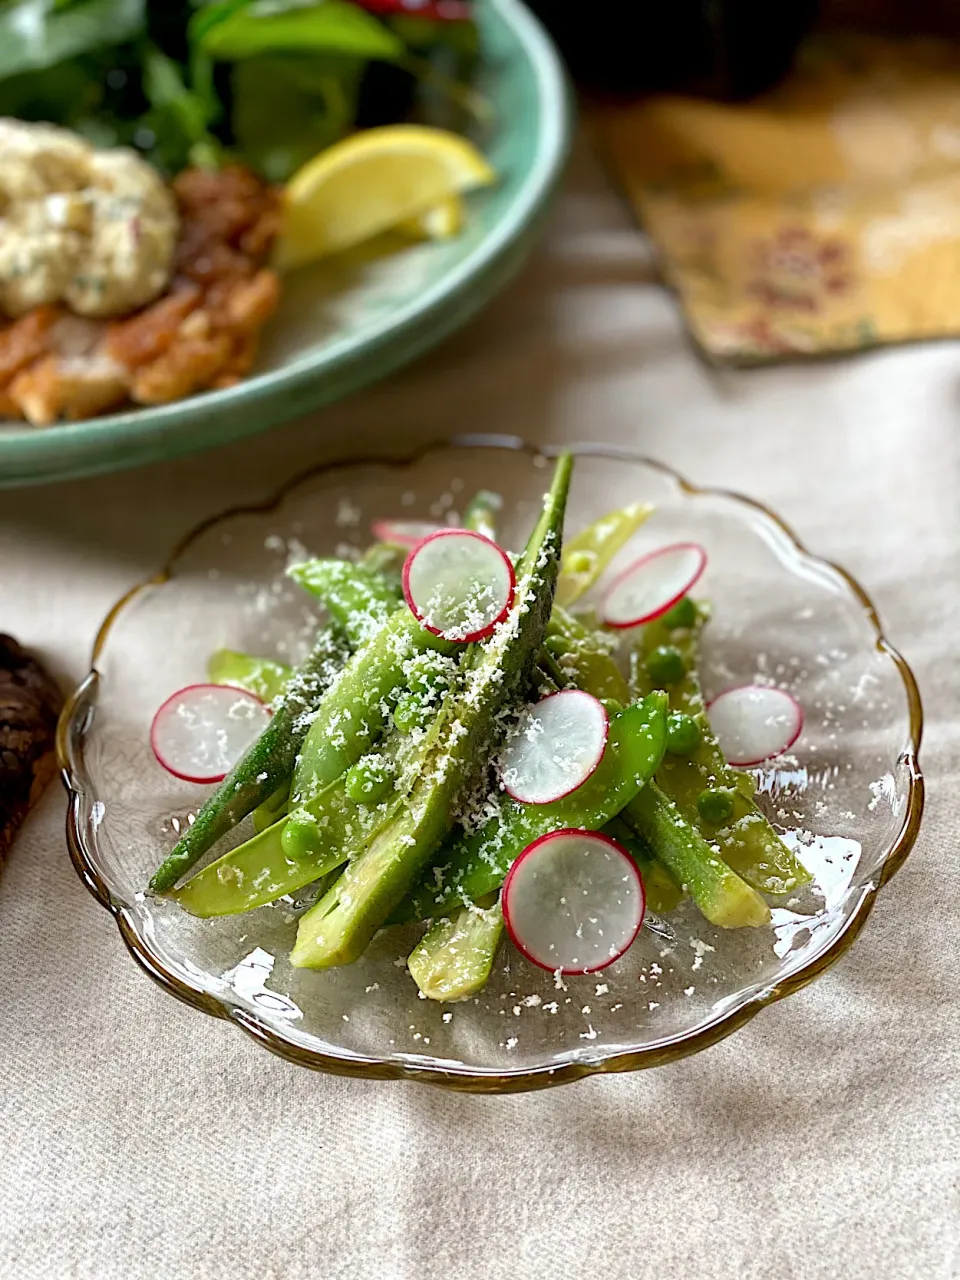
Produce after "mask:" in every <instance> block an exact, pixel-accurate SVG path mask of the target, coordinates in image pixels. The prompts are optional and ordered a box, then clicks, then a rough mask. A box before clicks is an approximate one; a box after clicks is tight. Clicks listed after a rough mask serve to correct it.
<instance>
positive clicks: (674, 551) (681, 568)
mask: <svg viewBox="0 0 960 1280" xmlns="http://www.w3.org/2000/svg"><path fill="white" fill-rule="evenodd" d="M706 566H707V553H706V551H704V549H703V547H701V546H700V545H699V543H696V542H676V543H674V544H672V545H671V546H669V547H658V548H657V550H656V551H651V552H650V553H649V555H645V556H641V557H640V559H639V560H636V561H634V563H633V564H632V565H630V567H629V568H627V569H624V571H623V573H621V574H620V575H619V576H618V577H616V578H615V579H614V580H613V582H612V583H611V584H610V586H609V587H608V588H607V590H606V592H605V593H604V597H603V601H602V603H601V605H600V619H601V621H602V622H603V623H604V624H605V625H606V626H608V627H615V628H618V629H621V628H626V627H638V626H639V625H640V624H641V623H643V622H650V621H652V620H653V619H654V618H659V617H660V615H661V614H663V613H666V612H667V611H668V610H669V609H672V608H673V606H674V605H675V604H676V603H677V601H678V600H680V599H682V597H683V596H685V595H686V593H687V592H688V591H689V590H690V588H691V587H692V586H693V585H694V583H695V582H697V580H698V579H699V577H700V575H701V574H702V573H703V571H704V569H705V568H706Z"/></svg>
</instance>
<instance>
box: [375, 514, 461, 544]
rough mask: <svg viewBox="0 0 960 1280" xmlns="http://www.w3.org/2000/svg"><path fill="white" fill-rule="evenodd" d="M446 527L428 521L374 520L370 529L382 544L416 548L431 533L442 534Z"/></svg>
mask: <svg viewBox="0 0 960 1280" xmlns="http://www.w3.org/2000/svg"><path fill="white" fill-rule="evenodd" d="M445 528H446V525H442V524H432V523H431V522H430V521H428V520H374V522H373V524H372V525H371V526H370V529H371V531H372V533H373V536H374V537H375V538H378V539H379V540H380V541H381V542H392V543H394V544H395V545H396V546H398V547H415V546H416V545H417V543H418V542H422V541H423V540H424V538H429V537H430V535H431V533H442V532H443V530H444V529H445Z"/></svg>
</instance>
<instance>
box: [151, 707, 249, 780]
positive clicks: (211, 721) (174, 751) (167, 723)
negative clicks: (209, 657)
mask: <svg viewBox="0 0 960 1280" xmlns="http://www.w3.org/2000/svg"><path fill="white" fill-rule="evenodd" d="M269 723H270V710H269V708H268V707H266V706H265V705H264V704H263V703H262V702H261V701H260V699H259V698H258V697H256V695H255V694H252V693H248V692H247V690H245V689H237V688H234V687H233V686H232V685H225V684H190V685H187V687H186V688H185V689H178V690H177V692H176V693H175V694H173V695H172V696H171V697H169V698H168V699H167V700H166V702H165V703H164V704H163V706H162V707H161V708H160V710H159V711H158V712H157V714H156V715H155V716H154V717H153V724H152V725H151V726H150V745H151V747H152V748H153V754H154V755H155V756H156V757H157V759H158V760H159V761H160V763H161V764H162V765H163V767H164V769H166V770H167V772H168V773H172V774H173V776H174V777H175V778H182V779H183V780H184V782H222V781H223V779H224V778H225V777H226V776H227V774H228V773H229V772H230V770H231V769H232V768H233V766H234V765H235V764H236V763H237V761H238V760H239V759H240V757H241V756H242V755H243V753H244V752H245V751H246V749H247V747H249V746H250V744H251V743H252V742H253V741H254V739H255V738H257V737H258V736H259V735H260V734H261V733H262V732H263V730H264V729H265V728H266V727H267V725H268V724H269Z"/></svg>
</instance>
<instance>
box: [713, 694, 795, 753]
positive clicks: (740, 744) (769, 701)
mask: <svg viewBox="0 0 960 1280" xmlns="http://www.w3.org/2000/svg"><path fill="white" fill-rule="evenodd" d="M707 718H708V719H709V721H710V727H711V729H713V732H714V733H715V734H716V735H717V741H718V742H719V743H720V749H721V751H722V752H723V754H724V755H725V756H726V757H727V759H728V760H729V762H730V763H731V764H732V765H740V766H743V765H753V764H762V763H763V761H764V760H770V759H772V758H773V757H774V756H779V755H782V754H783V752H784V751H788V750H789V749H790V747H792V746H793V744H794V743H795V742H796V740H797V739H798V738H799V737H800V731H801V729H802V728H803V707H801V705H800V703H799V702H798V701H797V700H796V698H794V697H793V696H792V694H789V693H787V692H786V691H785V690H783V689H774V688H771V687H770V686H769V685H763V684H745V685H741V686H740V688H738V689H727V690H726V692H724V693H719V694H717V696H716V697H715V698H714V700H713V701H712V702H711V703H710V704H709V706H708V707H707Z"/></svg>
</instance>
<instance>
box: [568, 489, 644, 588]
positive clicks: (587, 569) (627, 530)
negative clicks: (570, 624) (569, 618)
mask: <svg viewBox="0 0 960 1280" xmlns="http://www.w3.org/2000/svg"><path fill="white" fill-rule="evenodd" d="M653 510H654V509H653V507H651V506H650V505H649V504H648V503H646V502H632V503H630V505H629V506H627V507H619V508H617V510H616V511H609V512H608V513H607V514H606V515H605V516H601V517H600V519H599V520H595V521H594V522H593V524H589V525H587V527H586V529H584V530H582V531H581V532H580V533H578V534H577V536H576V537H575V538H571V539H570V540H569V541H568V542H567V544H566V545H565V547H564V548H563V559H562V560H561V562H560V577H559V578H558V579H557V604H559V605H560V606H561V607H562V608H568V607H569V606H570V605H572V604H575V603H576V602H577V600H579V599H580V597H581V596H582V595H583V594H584V592H586V591H589V589H590V588H591V587H592V586H593V584H594V583H595V582H596V581H597V579H598V578H599V577H600V575H601V574H602V573H603V571H604V569H606V567H607V565H608V564H609V563H610V561H611V560H612V559H613V557H614V556H615V555H616V554H617V552H618V551H619V550H620V548H621V547H623V546H624V545H625V544H626V543H627V542H629V540H630V539H631V538H632V537H633V535H634V534H635V533H636V531H637V530H638V529H639V528H640V526H641V525H642V524H643V523H644V521H645V520H647V519H648V518H649V517H650V516H651V515H652V514H653Z"/></svg>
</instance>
